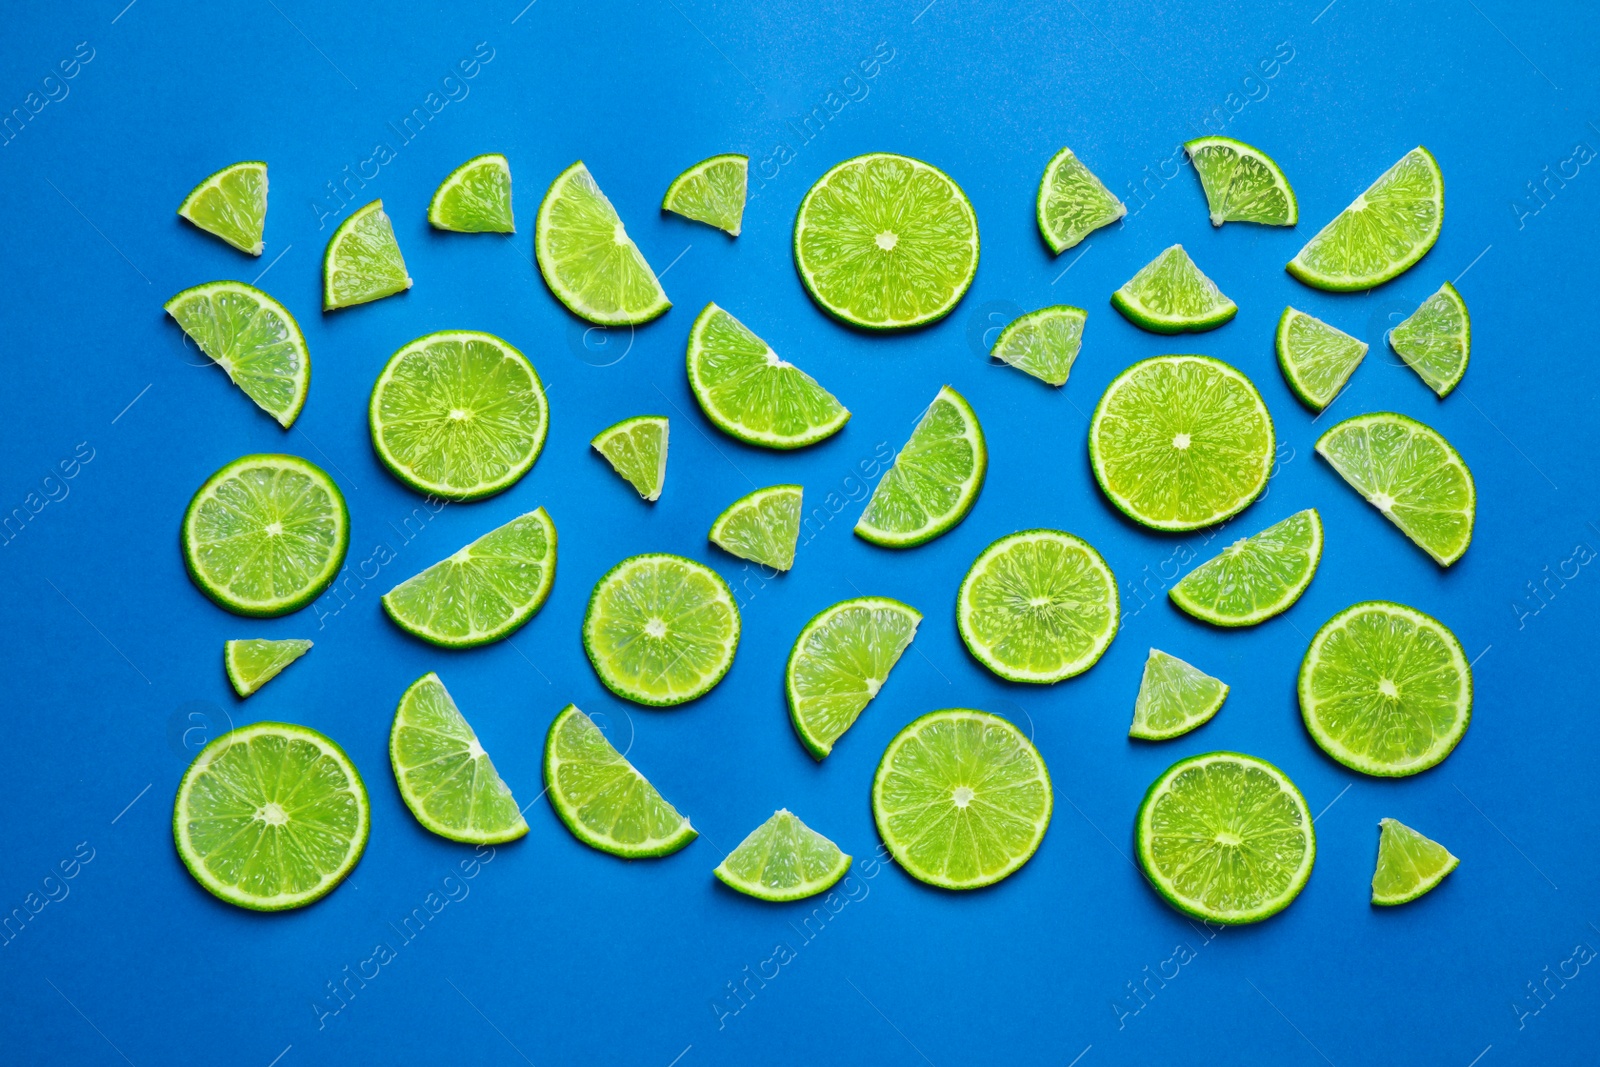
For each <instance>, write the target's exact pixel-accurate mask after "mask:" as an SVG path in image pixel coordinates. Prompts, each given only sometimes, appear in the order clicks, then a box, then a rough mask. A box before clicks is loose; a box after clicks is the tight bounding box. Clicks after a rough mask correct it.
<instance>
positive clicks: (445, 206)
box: [428, 152, 517, 233]
mask: <svg viewBox="0 0 1600 1067" xmlns="http://www.w3.org/2000/svg"><path fill="white" fill-rule="evenodd" d="M428 222H429V223H430V224H432V226H433V227H434V228H435V229H439V230H454V231H456V232H457V233H516V232H517V223H516V220H515V219H514V218H512V215H511V163H510V161H508V160H507V159H506V157H505V156H502V155H501V154H500V153H498V152H491V153H489V154H488V155H482V156H473V157H472V158H471V159H469V160H467V161H466V162H465V163H463V164H461V166H459V167H457V168H456V169H455V170H453V171H451V172H450V175H449V177H447V178H445V180H444V181H442V182H440V183H439V188H437V189H435V190H434V191H433V199H432V200H430V201H429V202H428Z"/></svg>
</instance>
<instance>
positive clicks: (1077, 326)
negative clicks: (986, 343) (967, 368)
mask: <svg viewBox="0 0 1600 1067" xmlns="http://www.w3.org/2000/svg"><path fill="white" fill-rule="evenodd" d="M1088 317H1089V316H1088V313H1087V312H1085V311H1084V310H1083V309H1082V308H1075V307H1071V306H1070V305H1067V304H1058V305H1056V306H1055V307H1047V308H1040V309H1039V310H1038V311H1030V312H1028V313H1027V314H1026V315H1023V316H1022V317H1020V318H1018V319H1016V320H1015V321H1013V322H1012V323H1011V325H1009V326H1007V327H1006V328H1005V329H1004V330H1001V331H1000V336H999V337H998V338H996V339H995V342H994V349H993V350H992V351H990V353H989V355H990V356H991V357H993V358H994V359H998V360H1000V361H1001V362H1002V363H1009V364H1010V365H1011V366H1013V367H1015V368H1017V369H1018V370H1020V371H1022V372H1024V373H1025V374H1031V375H1033V376H1034V377H1035V378H1037V379H1039V380H1040V381H1041V382H1048V383H1049V384H1051V385H1065V384H1066V383H1067V375H1069V374H1071V373H1072V364H1073V361H1074V360H1076V359H1077V358H1078V349H1079V348H1081V347H1082V346H1083V324H1084V321H1085V320H1086V319H1087V318H1088Z"/></svg>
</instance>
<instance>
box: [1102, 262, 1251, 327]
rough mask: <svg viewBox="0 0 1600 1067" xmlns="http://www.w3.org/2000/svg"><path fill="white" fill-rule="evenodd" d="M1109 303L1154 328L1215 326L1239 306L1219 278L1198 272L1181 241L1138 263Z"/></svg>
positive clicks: (1226, 318)
mask: <svg viewBox="0 0 1600 1067" xmlns="http://www.w3.org/2000/svg"><path fill="white" fill-rule="evenodd" d="M1111 305H1112V306H1113V307H1115V308H1116V309H1117V310H1118V311H1120V312H1122V314H1123V317H1125V318H1126V319H1127V320H1128V321H1129V322H1131V323H1133V324H1134V325H1135V326H1138V327H1140V328H1141V329H1146V330H1149V331H1150V332H1152V333H1200V332H1202V331H1205V330H1214V329H1216V328H1217V327H1218V326H1221V325H1222V324H1223V323H1225V322H1227V321H1228V320H1229V319H1231V318H1233V316H1234V315H1235V314H1237V313H1238V311H1239V306H1238V305H1237V304H1235V303H1234V302H1233V301H1232V300H1229V299H1228V298H1227V297H1225V296H1223V295H1222V290H1220V289H1218V288H1217V283H1216V282H1214V281H1212V280H1211V279H1210V278H1207V277H1206V276H1205V275H1204V274H1202V273H1201V272H1200V268H1199V267H1197V266H1195V264H1194V260H1192V259H1190V258H1189V253H1187V252H1185V251H1184V250H1183V246H1182V245H1173V246H1172V247H1171V248H1168V249H1167V250H1166V251H1164V252H1162V253H1161V254H1160V255H1159V256H1157V257H1156V258H1155V259H1152V260H1151V261H1150V262H1149V263H1146V264H1145V265H1144V266H1142V267H1140V268H1139V273H1137V274H1135V275H1134V276H1133V277H1132V278H1129V279H1128V280H1127V282H1126V283H1125V284H1124V285H1123V286H1122V288H1121V289H1118V290H1117V291H1116V292H1114V293H1112V294H1111Z"/></svg>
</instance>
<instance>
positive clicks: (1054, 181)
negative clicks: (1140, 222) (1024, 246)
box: [1035, 148, 1128, 255]
mask: <svg viewBox="0 0 1600 1067" xmlns="http://www.w3.org/2000/svg"><path fill="white" fill-rule="evenodd" d="M1035 210H1036V214H1037V215H1038V219H1039V232H1040V233H1041V234H1043V235H1044V240H1045V243H1046V244H1048V245H1049V246H1050V250H1051V251H1052V252H1054V253H1056V254H1057V255H1060V254H1061V253H1062V252H1065V251H1066V250H1067V249H1069V248H1071V247H1072V246H1073V245H1075V244H1077V243H1078V242H1079V241H1081V240H1083V239H1084V238H1085V237H1087V236H1089V235H1090V234H1091V233H1093V232H1094V231H1095V230H1098V229H1099V228H1100V227H1102V226H1109V225H1111V224H1112V223H1113V222H1116V221H1117V220H1118V219H1120V218H1122V217H1123V216H1124V215H1126V214H1127V213H1128V209H1127V208H1126V207H1124V206H1123V205H1122V201H1120V200H1118V199H1117V198H1116V197H1114V196H1112V195H1111V190H1109V189H1107V188H1106V187H1105V186H1104V185H1103V184H1102V183H1101V181H1100V179H1099V178H1096V177H1095V176H1094V175H1093V174H1092V173H1090V171H1089V168H1088V167H1086V166H1084V165H1083V164H1082V163H1080V162H1079V161H1078V157H1077V156H1075V155H1073V154H1072V149H1070V148H1063V149H1062V150H1061V151H1059V152H1057V153H1056V154H1055V156H1054V157H1052V158H1051V160H1050V162H1049V164H1048V165H1046V166H1045V168H1044V177H1043V178H1042V179H1040V181H1039V201H1038V206H1037V208H1036V209H1035Z"/></svg>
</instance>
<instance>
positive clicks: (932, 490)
mask: <svg viewBox="0 0 1600 1067" xmlns="http://www.w3.org/2000/svg"><path fill="white" fill-rule="evenodd" d="M988 467H989V452H988V448H987V447H986V446H985V444H984V440H983V427H982V426H980V425H978V413H977V412H975V411H973V410H972V406H971V405H970V404H968V403H967V401H966V399H965V398H964V397H962V395H961V394H960V393H958V392H956V391H955V390H954V389H952V388H950V387H949V386H948V385H947V386H945V387H944V388H943V389H940V390H939V393H938V395H937V396H935V397H934V398H933V403H931V404H929V405H928V409H927V410H926V411H925V412H923V414H922V419H921V421H919V422H918V423H917V428H916V429H915V430H913V431H911V439H910V440H908V441H907V442H906V443H905V447H903V448H901V449H900V452H899V454H898V455H897V456H895V461H894V466H893V467H890V468H889V470H888V472H887V473H885V474H884V476H883V477H882V478H881V479H880V480H879V481H878V486H877V488H876V489H874V490H873V491H872V498H871V499H870V500H868V501H867V507H866V510H865V511H863V512H862V513H861V518H860V519H859V520H858V521H857V522H856V536H857V537H860V538H862V539H863V540H867V541H871V542H872V543H873V544H875V545H882V546H883V547H885V548H911V547H913V546H915V545H920V544H923V543H924V542H927V541H931V540H933V539H934V538H935V537H938V536H939V535H940V534H942V533H945V532H946V531H948V530H950V529H952V528H954V527H955V525H956V524H957V523H959V522H960V521H961V520H962V519H964V518H966V517H967V512H969V511H971V510H972V505H973V504H974V503H976V502H977V500H978V491H979V490H980V489H982V488H983V476H984V474H985V472H986V471H987V470H988Z"/></svg>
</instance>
